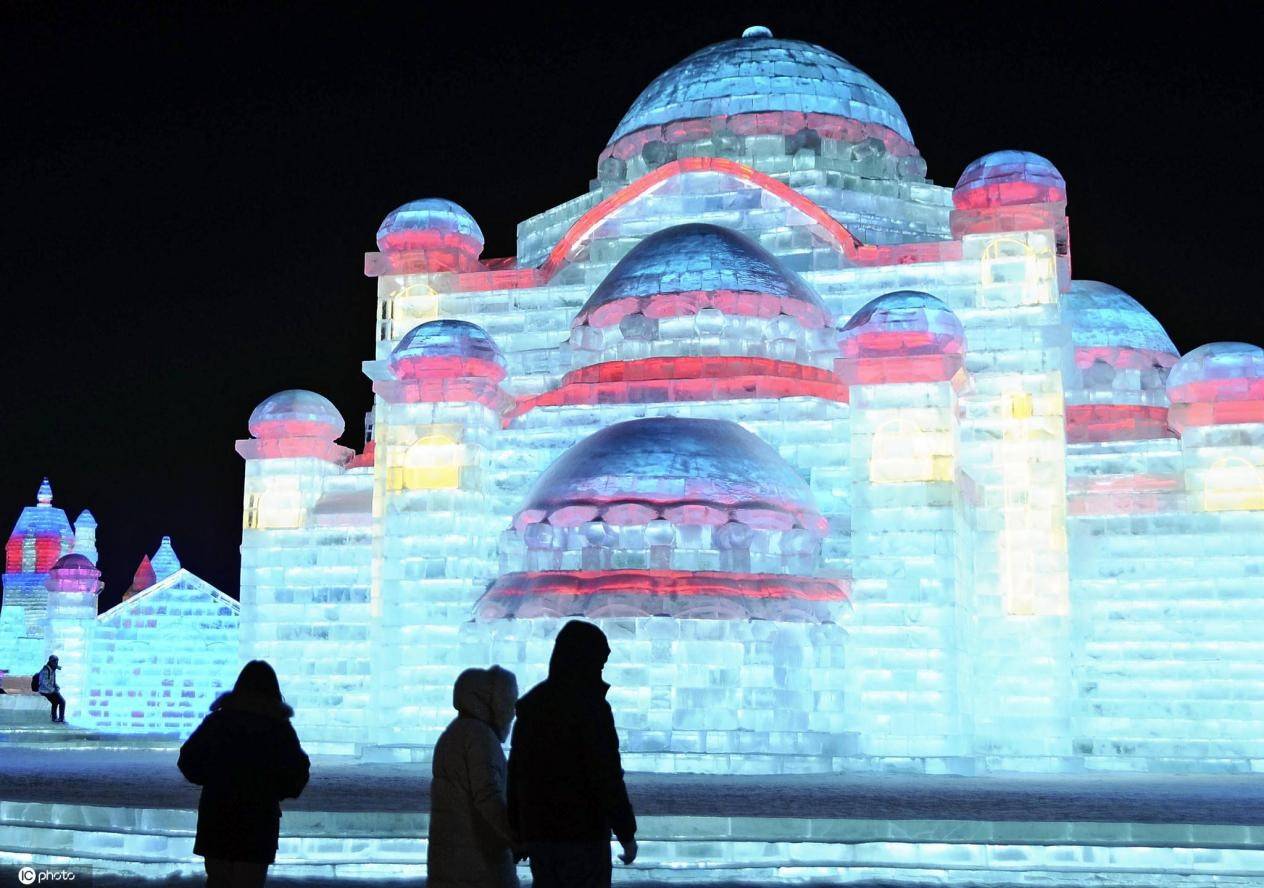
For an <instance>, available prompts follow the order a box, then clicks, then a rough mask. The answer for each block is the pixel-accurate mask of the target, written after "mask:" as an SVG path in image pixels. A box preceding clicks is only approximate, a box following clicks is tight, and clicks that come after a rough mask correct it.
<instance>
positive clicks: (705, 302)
mask: <svg viewBox="0 0 1264 888" xmlns="http://www.w3.org/2000/svg"><path fill="white" fill-rule="evenodd" d="M699 308H719V309H721V310H723V311H726V312H729V313H733V314H751V315H757V316H759V317H771V316H774V315H777V314H787V315H792V316H794V317H798V318H799V319H800V320H802V321H804V322H806V323H808V324H811V325H813V326H821V325H823V324H825V323H827V322H828V319H829V309H828V308H827V307H826V306H825V303H824V302H822V301H821V297H820V296H818V295H817V294H816V293H815V292H814V291H813V290H812V288H811V287H809V286H808V285H807V284H806V283H804V282H803V280H802V279H801V278H800V277H799V276H798V275H797V274H795V273H794V272H793V271H790V270H789V269H787V268H785V267H783V266H782V264H781V263H780V262H779V261H778V260H777V258H776V257H774V256H773V255H772V254H771V253H769V252H768V251H767V250H765V249H764V248H763V247H761V246H760V245H759V244H757V243H755V242H754V241H752V240H751V239H750V238H748V237H746V236H745V235H743V234H738V233H737V232H735V231H732V230H730V229H727V228H722V227H720V226H718V225H705V224H699V223H692V224H687V225H676V226H673V227H671V228H665V229H663V230H662V231H658V232H655V233H654V234H652V235H650V236H649V237H647V238H645V240H643V241H641V242H640V243H639V244H637V245H636V246H635V247H633V248H632V250H631V252H629V253H628V254H627V255H626V256H624V257H623V259H622V260H621V261H620V262H619V264H618V265H616V266H615V267H614V268H613V269H612V270H611V271H610V274H608V275H607V276H606V278H605V280H603V281H602V282H601V285H600V286H599V287H597V289H596V290H595V291H593V294H592V296H591V297H589V299H588V301H587V302H586V303H584V307H583V309H581V310H580V312H579V316H578V317H577V318H576V323H585V322H587V323H589V324H592V325H594V326H598V327H604V326H608V325H610V324H615V323H618V322H619V320H620V319H622V318H623V317H624V316H625V315H627V314H629V313H631V312H635V311H641V312H643V313H644V314H645V315H646V316H647V317H663V316H668V315H677V314H693V313H694V312H695V311H697V310H698V309H699Z"/></svg>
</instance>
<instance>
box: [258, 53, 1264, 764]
mask: <svg viewBox="0 0 1264 888" xmlns="http://www.w3.org/2000/svg"><path fill="white" fill-rule="evenodd" d="M925 172H926V168H925V163H924V161H923V160H922V158H921V155H920V153H919V152H918V150H917V148H916V146H915V145H914V143H913V140H912V133H911V131H910V129H909V126H908V123H907V121H906V120H905V118H904V116H903V114H902V113H901V112H900V109H899V106H898V105H897V104H896V102H895V100H894V99H893V98H892V97H891V96H890V95H889V94H888V93H886V92H885V91H884V90H883V89H882V88H881V87H880V86H878V85H877V84H876V82H874V81H873V80H872V79H871V78H869V77H868V75H866V74H864V73H863V72H860V71H858V70H857V69H856V68H855V67H854V66H852V65H850V64H849V63H847V62H846V61H844V60H843V59H841V58H840V57H838V56H837V55H835V54H834V53H832V52H830V51H828V50H825V49H823V48H821V47H818V46H814V45H812V44H807V43H803V42H800V41H795V40H784V39H778V38H774V37H773V36H771V35H770V34H769V33H768V32H767V29H763V28H752V29H749V30H748V31H747V33H746V34H744V35H743V36H742V37H741V38H739V39H736V40H729V41H726V42H723V43H719V44H716V45H714V46H710V47H707V48H705V49H703V50H701V51H700V52H698V53H696V54H694V55H693V56H691V57H690V58H688V59H686V60H685V61H684V62H682V63H680V64H679V65H677V66H675V67H673V68H672V69H670V70H669V71H667V72H666V73H664V74H663V75H662V76H661V77H659V78H658V79H656V80H655V81H654V82H653V83H652V84H651V85H650V86H649V87H648V88H647V89H646V91H645V92H644V93H643V94H642V96H641V97H640V98H638V99H637V101H636V102H635V103H634V104H633V106H632V108H631V110H629V112H628V113H627V115H625V117H624V119H623V120H622V122H621V123H620V124H619V126H618V129H617V130H616V132H615V134H614V136H613V137H612V138H611V140H610V143H609V145H607V147H606V148H605V150H604V151H603V152H602V153H601V155H600V157H599V158H598V168H597V176H596V178H595V179H593V181H592V183H591V185H590V190H589V192H588V193H587V194H585V195H582V196H580V197H578V198H575V199H572V200H569V201H566V202H564V203H562V204H560V205H559V206H558V207H556V208H555V209H553V210H549V211H547V212H545V213H542V214H540V215H538V216H535V217H533V218H531V219H528V220H526V221H525V222H523V223H522V224H521V225H520V226H519V228H518V255H517V256H516V257H514V258H511V259H485V258H483V257H482V255H481V253H482V249H483V235H482V231H481V230H480V229H479V227H478V225H477V223H476V222H475V221H474V220H473V218H472V217H471V216H470V214H469V213H467V212H466V211H465V210H463V209H462V208H461V207H460V206H458V205H456V204H454V203H452V202H451V201H449V200H440V199H433V198H431V199H425V200H419V201H413V202H412V203H409V204H405V205H403V206H401V207H400V208H399V209H397V210H396V211H394V212H392V213H391V214H390V215H388V216H387V218H386V220H385V221H384V222H383V224H382V226H381V229H380V230H379V232H378V235H377V245H378V248H379V249H378V251H377V252H373V253H369V254H368V255H367V257H366V263H365V268H366V273H367V274H369V276H371V277H373V278H375V279H376V280H377V296H378V299H377V311H376V315H375V321H374V323H375V336H376V341H377V346H376V350H375V354H374V356H373V358H372V359H371V360H369V361H366V362H365V364H364V366H363V370H364V372H365V374H366V375H367V376H368V377H369V379H370V380H371V382H372V387H373V392H374V406H373V411H372V413H371V415H370V417H369V420H368V424H369V426H370V428H371V430H372V434H371V436H370V441H369V442H368V444H367V446H366V449H365V451H364V452H362V453H358V454H357V453H353V452H352V451H351V450H349V449H347V448H345V447H342V446H340V445H339V444H337V439H338V437H339V435H340V434H341V433H342V431H343V426H344V424H343V420H342V418H341V416H340V414H339V413H338V411H337V410H336V409H335V408H334V406H333V405H332V404H330V403H329V402H328V401H326V400H325V399H324V398H322V397H321V396H319V395H317V394H315V393H311V392H302V391H298V392H296V391H289V392H282V393H279V394H278V395H276V396H274V397H272V398H270V399H268V400H266V401H264V403H263V404H261V405H260V406H259V408H258V409H257V410H256V411H255V414H254V416H252V418H251V423H250V430H251V437H250V438H248V439H245V440H242V441H240V442H238V445H237V449H238V452H239V453H240V454H241V455H242V456H243V457H244V458H245V461H246V467H245V499H244V529H243V541H242V616H241V619H242V652H241V655H242V657H243V658H245V657H264V658H267V659H269V660H271V661H272V662H274V663H275V664H277V666H278V670H279V672H280V673H281V678H282V682H283V685H284V686H285V687H286V689H287V694H290V695H291V696H292V697H294V698H295V702H296V704H297V710H298V715H297V717H296V718H297V722H298V726H299V729H300V731H301V732H302V733H303V735H304V737H305V738H308V739H310V741H311V742H312V743H313V744H314V745H315V746H316V748H318V749H323V750H325V751H331V752H336V751H347V752H354V751H362V752H363V751H366V750H370V749H373V750H376V751H377V753H378V754H385V755H387V756H388V757H390V756H399V757H411V756H424V755H425V750H426V748H427V747H428V746H429V744H431V743H433V741H434V738H435V737H436V736H437V734H438V732H439V730H440V729H441V728H442V726H443V725H444V724H445V723H446V722H447V720H448V717H449V715H450V703H449V701H450V687H451V683H452V680H453V679H454V678H455V676H456V675H457V673H458V672H459V671H460V670H461V669H462V668H464V667H466V666H469V665H480V664H486V663H490V662H499V663H500V664H502V665H504V666H506V667H508V668H510V669H513V670H515V671H516V672H517V673H518V675H519V682H520V684H521V685H522V686H523V687H526V686H529V685H530V684H531V683H532V682H534V681H536V680H537V679H539V678H540V677H542V675H543V673H544V669H545V664H546V663H547V659H548V653H549V649H550V645H551V639H552V637H553V635H554V634H555V632H556V630H557V628H558V627H559V626H560V625H561V623H562V622H564V621H565V620H566V619H569V618H575V617H582V618H586V619H590V620H593V621H595V622H597V623H599V624H600V625H601V626H602V627H603V628H604V629H605V630H606V632H607V634H608V635H609V636H610V638H611V640H612V646H613V648H614V653H613V655H612V659H611V663H610V665H609V666H608V667H607V678H608V680H609V681H610V682H611V684H612V685H613V688H612V690H611V700H612V703H613V704H614V708H615V711H616V713H617V718H618V720H619V723H620V728H621V735H622V738H623V742H624V744H625V756H626V760H627V761H628V763H629V766H630V767H633V768H638V769H645V770H659V771H726V772H734V773H741V772H747V773H752V772H765V773H774V772H787V771H811V770H840V769H852V768H856V769H864V768H870V767H887V766H891V765H898V766H907V767H913V768H922V769H926V770H931V771H952V770H958V769H965V770H977V769H980V768H982V769H987V768H1026V769H1046V770H1065V769H1072V768H1081V767H1090V768H1103V769H1106V768H1118V769H1170V770H1207V769H1245V768H1250V767H1253V764H1252V763H1257V764H1258V762H1259V761H1260V760H1261V759H1262V758H1264V696H1262V695H1264V692H1261V691H1259V690H1258V688H1259V687H1260V684H1259V679H1260V678H1261V677H1264V673H1261V665H1260V664H1261V658H1260V656H1259V654H1260V647H1259V645H1258V644H1257V643H1256V642H1255V640H1254V639H1255V637H1256V636H1257V635H1258V634H1259V631H1260V629H1261V623H1262V622H1264V580H1262V579H1261V577H1264V533H1261V531H1264V369H1262V366H1261V360H1262V357H1261V356H1262V355H1264V353H1262V352H1261V351H1260V349H1258V348H1256V347H1254V346H1250V345H1244V344H1234V343H1220V344H1214V345H1210V346H1204V347H1203V348H1200V349H1196V350H1195V351H1194V352H1191V353H1190V354H1189V355H1186V356H1185V357H1184V358H1182V357H1181V356H1180V355H1179V354H1178V352H1177V350H1176V348H1175V347H1174V346H1173V344H1172V342H1171V340H1170V339H1169V338H1168V336H1167V334H1166V333H1165V332H1164V330H1163V328H1162V326H1161V325H1160V324H1159V322H1158V321H1157V320H1156V319H1155V318H1154V317H1153V316H1152V315H1150V314H1149V313H1148V312H1147V311H1146V310H1145V309H1144V308H1143V307H1142V305H1141V304H1140V303H1139V302H1138V301H1137V300H1135V299H1134V298H1133V297H1132V296H1130V295H1128V294H1127V293H1124V292H1123V291H1121V290H1119V289H1117V288H1115V287H1113V286H1110V285H1108V284H1105V283H1099V282H1095V281H1084V280H1075V279H1074V278H1073V277H1072V273H1071V250H1070V236H1069V225H1068V221H1067V216H1066V205H1067V184H1066V181H1065V180H1064V178H1063V177H1062V176H1061V174H1060V173H1059V172H1058V170H1057V169H1056V167H1055V166H1054V165H1053V164H1052V163H1051V162H1050V161H1048V160H1047V159H1045V158H1043V157H1041V156H1039V155H1037V154H1034V153H1032V152H1028V151H1011V150H1006V151H997V152H993V153H991V154H988V155H985V156H983V157H982V158H980V159H979V160H977V161H975V162H974V163H972V164H970V165H969V166H968V167H967V169H966V170H965V171H964V172H963V174H962V175H961V177H960V179H959V181H958V182H957V184H956V186H955V187H954V188H951V189H949V188H945V187H940V186H936V185H934V184H933V183H932V182H930V181H929V180H928V179H926V177H925ZM366 315H367V312H366ZM269 417H271V419H268V418H269Z"/></svg>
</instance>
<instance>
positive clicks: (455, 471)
mask: <svg viewBox="0 0 1264 888" xmlns="http://www.w3.org/2000/svg"><path fill="white" fill-rule="evenodd" d="M461 450H462V448H461V445H460V444H458V443H456V441H453V440H452V439H451V438H449V437H448V436H447V435H426V436H425V437H424V438H419V439H418V440H417V441H416V443H414V444H413V445H412V446H411V447H409V448H408V450H406V451H405V452H404V464H403V466H401V467H400V468H399V469H397V470H395V471H393V472H392V473H391V474H392V475H393V478H392V484H391V487H393V488H395V489H396V490H399V489H401V488H402V489H405V490H443V489H447V488H453V487H456V486H457V485H458V484H459V483H460V480H461Z"/></svg>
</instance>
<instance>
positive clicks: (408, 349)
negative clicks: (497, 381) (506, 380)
mask: <svg viewBox="0 0 1264 888" xmlns="http://www.w3.org/2000/svg"><path fill="white" fill-rule="evenodd" d="M390 367H391V372H393V373H394V374H395V376H396V378H398V379H421V378H424V377H426V376H436V375H440V376H441V375H445V374H446V373H449V372H450V373H451V374H455V375H485V373H478V372H473V371H475V370H478V369H481V370H483V371H490V370H492V368H493V367H494V368H499V371H500V372H499V376H501V377H503V376H504V367H505V357H504V355H503V354H501V351H500V348H499V347H498V346H497V345H496V343H495V342H494V341H493V340H492V338H491V337H490V336H488V335H487V331H486V330H484V329H483V328H482V327H480V326H478V325H477V324H471V323H470V322H469V321H458V320H455V319H453V318H442V319H440V320H437V321H427V322H426V323H424V324H419V325H417V326H416V327H413V328H412V329H411V330H409V331H408V332H407V333H406V334H405V335H404V338H403V339H401V340H400V341H399V343H398V344H397V345H396V346H395V348H394V349H393V350H392V351H391V357H390ZM493 372H494V371H493Z"/></svg>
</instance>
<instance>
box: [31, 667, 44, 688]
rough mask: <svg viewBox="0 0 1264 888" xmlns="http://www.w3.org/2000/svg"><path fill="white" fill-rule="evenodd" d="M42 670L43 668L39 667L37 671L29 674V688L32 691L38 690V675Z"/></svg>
mask: <svg viewBox="0 0 1264 888" xmlns="http://www.w3.org/2000/svg"><path fill="white" fill-rule="evenodd" d="M43 671H44V670H43V669H41V670H40V671H39V672H37V673H35V674H34V675H32V676H31V690H32V691H35V692H37V693H38V692H39V677H40V672H43Z"/></svg>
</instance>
